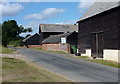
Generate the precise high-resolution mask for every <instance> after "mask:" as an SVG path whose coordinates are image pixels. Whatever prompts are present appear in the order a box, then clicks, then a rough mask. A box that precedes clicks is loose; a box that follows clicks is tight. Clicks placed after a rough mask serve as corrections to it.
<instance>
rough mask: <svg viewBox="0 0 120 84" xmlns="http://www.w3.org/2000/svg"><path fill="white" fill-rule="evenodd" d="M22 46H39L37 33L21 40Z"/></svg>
mask: <svg viewBox="0 0 120 84" xmlns="http://www.w3.org/2000/svg"><path fill="white" fill-rule="evenodd" d="M23 44H24V46H26V47H27V48H31V47H40V35H39V34H37V33H36V34H34V35H31V36H29V37H27V38H25V39H24V40H23Z"/></svg>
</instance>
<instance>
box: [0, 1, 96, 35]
mask: <svg viewBox="0 0 120 84" xmlns="http://www.w3.org/2000/svg"><path fill="white" fill-rule="evenodd" d="M82 1H83V0H81V2H1V3H0V11H2V13H1V14H0V17H2V23H3V22H4V21H7V20H16V21H17V23H18V25H22V26H23V27H24V28H29V27H31V28H32V30H33V32H32V33H22V34H21V36H26V35H27V34H31V35H32V34H34V33H38V32H39V24H76V22H77V21H78V20H79V19H80V17H81V16H82V15H83V14H84V13H85V12H86V11H87V9H88V8H89V7H90V6H91V5H92V4H93V3H94V1H93V2H82Z"/></svg>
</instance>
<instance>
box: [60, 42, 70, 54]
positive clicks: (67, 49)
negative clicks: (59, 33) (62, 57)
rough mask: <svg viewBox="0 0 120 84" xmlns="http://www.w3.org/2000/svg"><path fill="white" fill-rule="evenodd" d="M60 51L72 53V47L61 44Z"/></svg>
mask: <svg viewBox="0 0 120 84" xmlns="http://www.w3.org/2000/svg"><path fill="white" fill-rule="evenodd" d="M60 51H64V52H67V53H70V52H71V51H70V45H69V44H62V43H61V44H60Z"/></svg>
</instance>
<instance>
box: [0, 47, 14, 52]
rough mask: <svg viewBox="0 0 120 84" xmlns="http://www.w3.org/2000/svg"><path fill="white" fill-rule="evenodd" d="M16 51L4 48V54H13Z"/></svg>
mask: <svg viewBox="0 0 120 84" xmlns="http://www.w3.org/2000/svg"><path fill="white" fill-rule="evenodd" d="M14 51H16V50H15V49H11V48H7V47H2V54H13V52H14Z"/></svg>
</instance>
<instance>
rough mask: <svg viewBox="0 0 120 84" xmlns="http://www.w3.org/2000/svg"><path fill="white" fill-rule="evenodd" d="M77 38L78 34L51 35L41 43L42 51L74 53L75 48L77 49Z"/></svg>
mask: <svg viewBox="0 0 120 84" xmlns="http://www.w3.org/2000/svg"><path fill="white" fill-rule="evenodd" d="M77 36H78V33H76V32H67V33H63V34H59V35H51V36H49V37H48V38H47V39H45V40H44V41H42V49H44V50H54V51H64V52H66V53H76V50H75V47H76V49H77ZM73 47H74V48H73Z"/></svg>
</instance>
